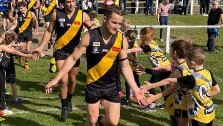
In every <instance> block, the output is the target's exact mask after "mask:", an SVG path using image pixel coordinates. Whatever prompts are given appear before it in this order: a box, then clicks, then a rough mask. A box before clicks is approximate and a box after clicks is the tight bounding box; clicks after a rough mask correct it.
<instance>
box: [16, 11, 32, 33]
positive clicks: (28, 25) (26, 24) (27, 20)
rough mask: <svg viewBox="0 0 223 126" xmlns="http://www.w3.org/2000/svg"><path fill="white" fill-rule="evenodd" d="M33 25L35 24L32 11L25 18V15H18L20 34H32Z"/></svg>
mask: <svg viewBox="0 0 223 126" xmlns="http://www.w3.org/2000/svg"><path fill="white" fill-rule="evenodd" d="M32 24H33V23H32V14H31V11H27V13H26V15H25V16H23V14H19V15H18V27H19V34H20V33H23V32H30V33H32V26H33V25H32Z"/></svg>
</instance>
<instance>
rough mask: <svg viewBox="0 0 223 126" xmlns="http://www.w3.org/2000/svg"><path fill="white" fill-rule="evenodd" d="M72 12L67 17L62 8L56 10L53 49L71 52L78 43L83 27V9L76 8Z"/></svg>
mask: <svg viewBox="0 0 223 126" xmlns="http://www.w3.org/2000/svg"><path fill="white" fill-rule="evenodd" d="M75 10H77V11H75V12H74V14H73V15H72V16H71V18H70V19H69V18H68V17H67V15H66V12H65V10H64V9H58V10H56V24H55V28H56V29H55V30H56V33H57V38H56V42H55V45H54V49H55V50H58V49H62V50H64V51H65V52H67V53H72V52H73V50H74V48H75V47H76V46H77V45H78V44H79V42H80V37H81V31H82V27H83V11H82V10H80V9H78V8H76V9H75Z"/></svg>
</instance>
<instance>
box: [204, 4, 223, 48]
mask: <svg viewBox="0 0 223 126" xmlns="http://www.w3.org/2000/svg"><path fill="white" fill-rule="evenodd" d="M220 19H221V24H223V12H222V9H221V8H220V7H219V3H218V1H213V2H212V9H211V10H210V12H209V14H208V25H218V23H219V21H220ZM218 32H219V29H218V28H208V29H207V34H208V41H207V47H208V51H209V52H210V51H214V50H215V39H216V37H217V36H218Z"/></svg>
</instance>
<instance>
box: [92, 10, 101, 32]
mask: <svg viewBox="0 0 223 126" xmlns="http://www.w3.org/2000/svg"><path fill="white" fill-rule="evenodd" d="M91 14H92V17H93V20H92V22H93V26H94V27H95V28H97V27H99V26H100V22H99V20H98V19H97V17H98V14H97V12H96V11H92V13H91Z"/></svg>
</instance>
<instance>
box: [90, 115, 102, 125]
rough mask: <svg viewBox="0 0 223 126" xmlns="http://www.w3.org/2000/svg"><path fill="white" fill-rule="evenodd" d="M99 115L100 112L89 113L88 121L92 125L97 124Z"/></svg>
mask: <svg viewBox="0 0 223 126" xmlns="http://www.w3.org/2000/svg"><path fill="white" fill-rule="evenodd" d="M98 116H99V114H89V115H88V122H89V123H90V124H91V125H95V124H96V123H97V121H98Z"/></svg>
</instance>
